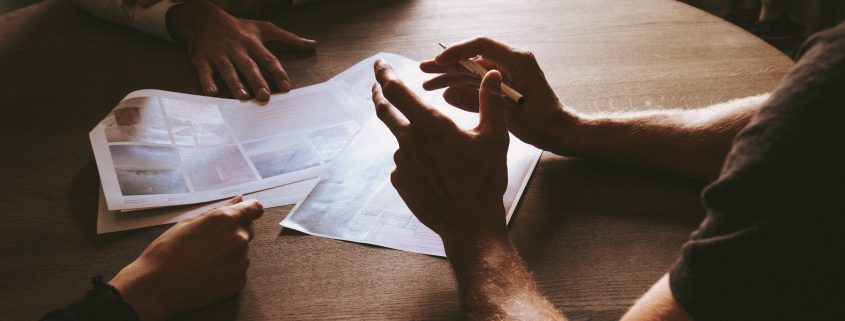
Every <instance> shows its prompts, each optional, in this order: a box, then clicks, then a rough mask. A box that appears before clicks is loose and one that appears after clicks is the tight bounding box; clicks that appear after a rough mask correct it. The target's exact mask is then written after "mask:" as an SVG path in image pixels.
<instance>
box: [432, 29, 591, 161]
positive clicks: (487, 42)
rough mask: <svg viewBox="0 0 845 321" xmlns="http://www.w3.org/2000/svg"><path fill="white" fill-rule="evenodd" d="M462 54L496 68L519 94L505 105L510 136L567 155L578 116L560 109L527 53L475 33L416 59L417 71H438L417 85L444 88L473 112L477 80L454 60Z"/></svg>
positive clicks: (449, 98) (455, 101) (451, 100)
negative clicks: (424, 58)
mask: <svg viewBox="0 0 845 321" xmlns="http://www.w3.org/2000/svg"><path fill="white" fill-rule="evenodd" d="M462 59H472V60H473V61H475V62H476V63H478V64H479V65H481V66H483V67H484V68H486V69H488V70H489V69H496V70H498V71H499V72H501V73H502V78H504V81H505V83H507V84H509V85H510V86H511V87H513V88H514V89H515V90H517V91H518V92H520V93H522V94H523V95H524V96H525V101H524V102H523V103H522V104H520V105H516V104H514V103H512V102H511V101H507V102H506V104H505V107H506V109H507V113H506V115H507V124H508V129H509V130H510V131H511V132H512V133H513V134H514V135H516V136H517V137H519V138H520V139H521V140H523V141H525V142H526V143H529V144H532V145H534V146H536V147H537V148H540V149H543V150H548V151H552V152H555V153H558V154H563V155H566V154H572V152H573V151H574V150H575V149H576V148H575V146H576V145H577V143H578V140H577V139H574V137H573V135H572V134H574V130H575V129H577V128H576V125H577V121H578V119H577V118H576V117H575V115H573V114H571V113H570V112H568V111H567V110H566V109H565V108H564V107H565V106H564V104H563V103H562V102H561V101H560V100H559V99H558V97H557V95H555V93H554V91H553V90H552V88H551V86H549V83H548V81H546V77H545V75H544V74H543V71H542V70H541V69H540V66H539V65H538V64H537V60H536V59H535V58H534V55H533V54H532V53H531V52H529V51H525V50H522V49H516V48H511V47H509V46H508V45H505V44H503V43H501V42H498V41H496V40H492V39H489V38H485V37H481V38H475V39H470V40H467V41H463V42H460V43H457V44H454V45H451V46H449V47H448V48H446V49H445V50H443V52H441V53H440V54H439V55H438V56H437V57H435V59H434V60H427V61H423V62H422V63H421V64H420V69H421V70H422V71H424V72H427V73H438V74H440V75H438V76H436V77H434V78H432V79H430V80H428V81H426V82H425V83H423V88H425V89H426V90H437V89H440V88H446V91H445V92H444V93H443V98H444V99H445V100H446V102H448V103H449V104H451V105H453V106H455V107H458V108H461V109H464V110H467V111H471V112H477V111H478V109H479V83H480V81H481V80H480V79H478V77H477V76H476V75H474V74H473V73H471V72H470V71H468V70H466V69H465V68H464V67H463V66H461V65H460V64H459V63H458V61H460V60H462Z"/></svg>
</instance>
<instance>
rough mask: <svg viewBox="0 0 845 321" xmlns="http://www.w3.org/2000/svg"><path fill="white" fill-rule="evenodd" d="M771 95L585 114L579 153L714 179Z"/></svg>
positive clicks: (579, 133)
mask: <svg viewBox="0 0 845 321" xmlns="http://www.w3.org/2000/svg"><path fill="white" fill-rule="evenodd" d="M767 98H768V94H763V95H758V96H752V97H747V98H742V99H737V100H732V101H729V102H725V103H721V104H717V105H712V106H708V107H704V108H700V109H692V110H654V111H642V112H630V113H613V114H592V115H582V116H580V117H579V125H578V126H577V127H578V130H577V136H578V137H581V138H580V139H579V140H580V141H581V143H580V144H579V147H578V149H577V151H576V153H575V155H573V156H579V157H587V158H594V159H600V160H605V161H609V162H614V163H621V164H630V165H634V166H641V167H648V168H655V169H660V170H665V171H669V172H673V173H677V174H680V175H683V176H687V177H691V178H697V179H704V180H712V179H714V178H715V177H717V176H718V174H719V171H720V169H721V167H722V163H723V162H724V159H725V156H726V155H727V154H728V152H729V151H730V148H731V145H732V143H733V139H734V137H735V136H736V134H737V133H738V132H739V131H740V130H741V129H742V128H743V127H744V126H745V124H747V123H748V121H749V119H750V118H751V116H753V115H754V113H755V112H756V111H757V109H758V108H759V106H760V105H761V104H762V103H763V102H764V101H765V100H766V99H767Z"/></svg>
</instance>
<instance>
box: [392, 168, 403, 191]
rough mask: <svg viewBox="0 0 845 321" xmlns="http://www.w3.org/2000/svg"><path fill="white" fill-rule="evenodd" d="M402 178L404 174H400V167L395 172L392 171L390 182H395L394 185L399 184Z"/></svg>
mask: <svg viewBox="0 0 845 321" xmlns="http://www.w3.org/2000/svg"><path fill="white" fill-rule="evenodd" d="M401 179H402V174H400V172H399V169H398V168H397V169H394V170H393V172H391V173H390V183H391V184H393V186H394V187H396V186H398V185H399V182H400V181H401Z"/></svg>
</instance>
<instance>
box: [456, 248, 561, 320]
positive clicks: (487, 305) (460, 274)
mask: <svg viewBox="0 0 845 321" xmlns="http://www.w3.org/2000/svg"><path fill="white" fill-rule="evenodd" d="M446 244H447V245H446V254H447V256H448V257H449V260H450V262H451V263H452V268H453V270H454V272H455V277H456V278H457V281H458V291H459V294H460V300H461V301H460V302H461V309H462V310H463V312H464V314H465V315H466V317H467V319H470V320H565V318H564V317H563V316H562V315H561V314H560V312H559V311H557V310H556V309H555V308H554V306H553V305H552V304H551V303H549V302H548V301H547V300H546V299H545V298H544V297H543V295H542V294H540V291H539V290H538V289H537V286H536V284H535V283H534V280H533V278H532V277H531V274H530V273H529V272H528V269H527V268H526V267H525V264H524V263H523V262H522V259H521V258H520V257H519V254H518V253H517V251H516V248H514V246H513V244H512V243H511V241H510V238H509V237H508V236H507V234H506V233H505V234H502V235H501V236H499V237H490V238H488V239H486V240H479V239H475V240H472V241H469V242H459V241H453V242H447V243H446Z"/></svg>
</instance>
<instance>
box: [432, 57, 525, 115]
mask: <svg viewBox="0 0 845 321" xmlns="http://www.w3.org/2000/svg"><path fill="white" fill-rule="evenodd" d="M437 44H438V45H440V47H441V48H443V49H446V45H444V44H443V43H440V42H438V43H437ZM458 63H460V64H461V66H464V68H466V69H467V70H469V71H470V72H472V73H473V74H475V75H476V76H478V77H481V78H484V75H486V74H487V69H485V68H484V67H482V66H481V65H479V64H477V63H475V62H473V61H472V60H469V59H461V60H459V61H458ZM502 93H503V94H505V96H508V98H510V99H511V100H513V101H514V102H515V103H517V104H522V103H523V102H524V101H525V96H522V94H520V93H519V92H517V91H516V90H514V89H513V88H511V86H508V85H507V84H505V83H504V82H503V83H502Z"/></svg>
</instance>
